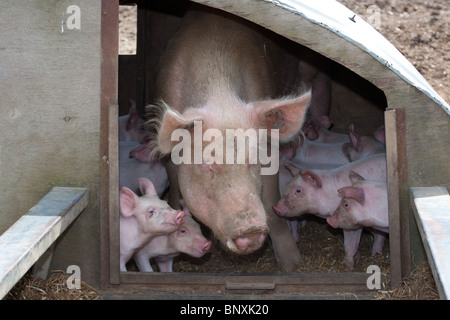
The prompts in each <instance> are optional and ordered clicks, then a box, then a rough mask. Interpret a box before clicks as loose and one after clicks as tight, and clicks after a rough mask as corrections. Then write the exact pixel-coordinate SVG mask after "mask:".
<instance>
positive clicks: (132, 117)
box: [126, 100, 139, 131]
mask: <svg viewBox="0 0 450 320" xmlns="http://www.w3.org/2000/svg"><path fill="white" fill-rule="evenodd" d="M130 102H131V107H130V111H128V119H127V125H126V130H127V131H130V130H131V129H132V128H133V127H134V126H135V125H136V122H137V121H138V116H139V114H138V111H137V109H136V103H135V102H134V100H130Z"/></svg>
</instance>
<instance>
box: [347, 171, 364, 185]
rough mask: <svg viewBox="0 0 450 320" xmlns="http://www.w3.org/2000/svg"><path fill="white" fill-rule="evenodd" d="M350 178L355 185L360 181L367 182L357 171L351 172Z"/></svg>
mask: <svg viewBox="0 0 450 320" xmlns="http://www.w3.org/2000/svg"><path fill="white" fill-rule="evenodd" d="M348 177H349V178H350V181H351V182H352V184H355V183H357V182H359V181H364V180H366V179H364V177H363V176H361V175H360V174H359V173H357V172H355V171H351V172H350V174H349V175H348Z"/></svg>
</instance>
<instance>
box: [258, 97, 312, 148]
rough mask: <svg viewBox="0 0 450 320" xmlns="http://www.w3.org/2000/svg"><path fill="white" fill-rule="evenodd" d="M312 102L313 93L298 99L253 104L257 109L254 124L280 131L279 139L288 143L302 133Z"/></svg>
mask: <svg viewBox="0 0 450 320" xmlns="http://www.w3.org/2000/svg"><path fill="white" fill-rule="evenodd" d="M310 101H311V91H308V92H307V93H305V94H304V95H302V96H300V97H296V98H289V99H283V100H265V101H257V102H254V103H252V105H251V107H256V108H255V109H256V113H255V115H254V118H253V122H254V123H255V125H256V126H257V127H258V128H265V129H267V130H268V131H269V134H270V130H271V129H279V130H280V131H279V138H280V141H282V142H287V141H289V140H291V139H292V138H295V137H296V135H297V133H298V132H299V131H300V129H301V127H302V124H303V118H304V115H305V111H306V110H307V108H308V104H309V102H310Z"/></svg>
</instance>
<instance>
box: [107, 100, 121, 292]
mask: <svg viewBox="0 0 450 320" xmlns="http://www.w3.org/2000/svg"><path fill="white" fill-rule="evenodd" d="M118 117H119V106H118V105H110V106H109V127H108V131H109V139H108V144H109V146H108V160H109V188H108V190H109V210H108V211H109V249H110V254H109V270H110V271H109V272H110V283H111V284H119V283H120V277H119V270H120V268H119V261H120V235H119V233H120V231H119V227H120V226H119V141H118V136H119V126H118Z"/></svg>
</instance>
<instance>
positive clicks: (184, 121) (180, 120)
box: [157, 102, 203, 154]
mask: <svg viewBox="0 0 450 320" xmlns="http://www.w3.org/2000/svg"><path fill="white" fill-rule="evenodd" d="M162 107H163V108H164V109H165V110H164V115H163V118H162V120H161V121H160V123H159V132H158V138H157V140H158V143H157V144H158V151H160V152H161V153H162V154H167V153H170V152H171V151H172V148H173V147H174V146H175V145H176V144H177V143H178V141H172V140H171V137H172V132H173V131H174V130H176V129H179V128H187V127H189V126H192V125H193V124H194V121H201V120H203V117H202V116H201V115H199V114H197V115H191V116H189V117H184V116H183V115H181V114H180V113H179V112H177V111H175V110H172V109H171V108H170V107H169V106H168V105H167V104H165V103H164V102H162Z"/></svg>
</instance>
